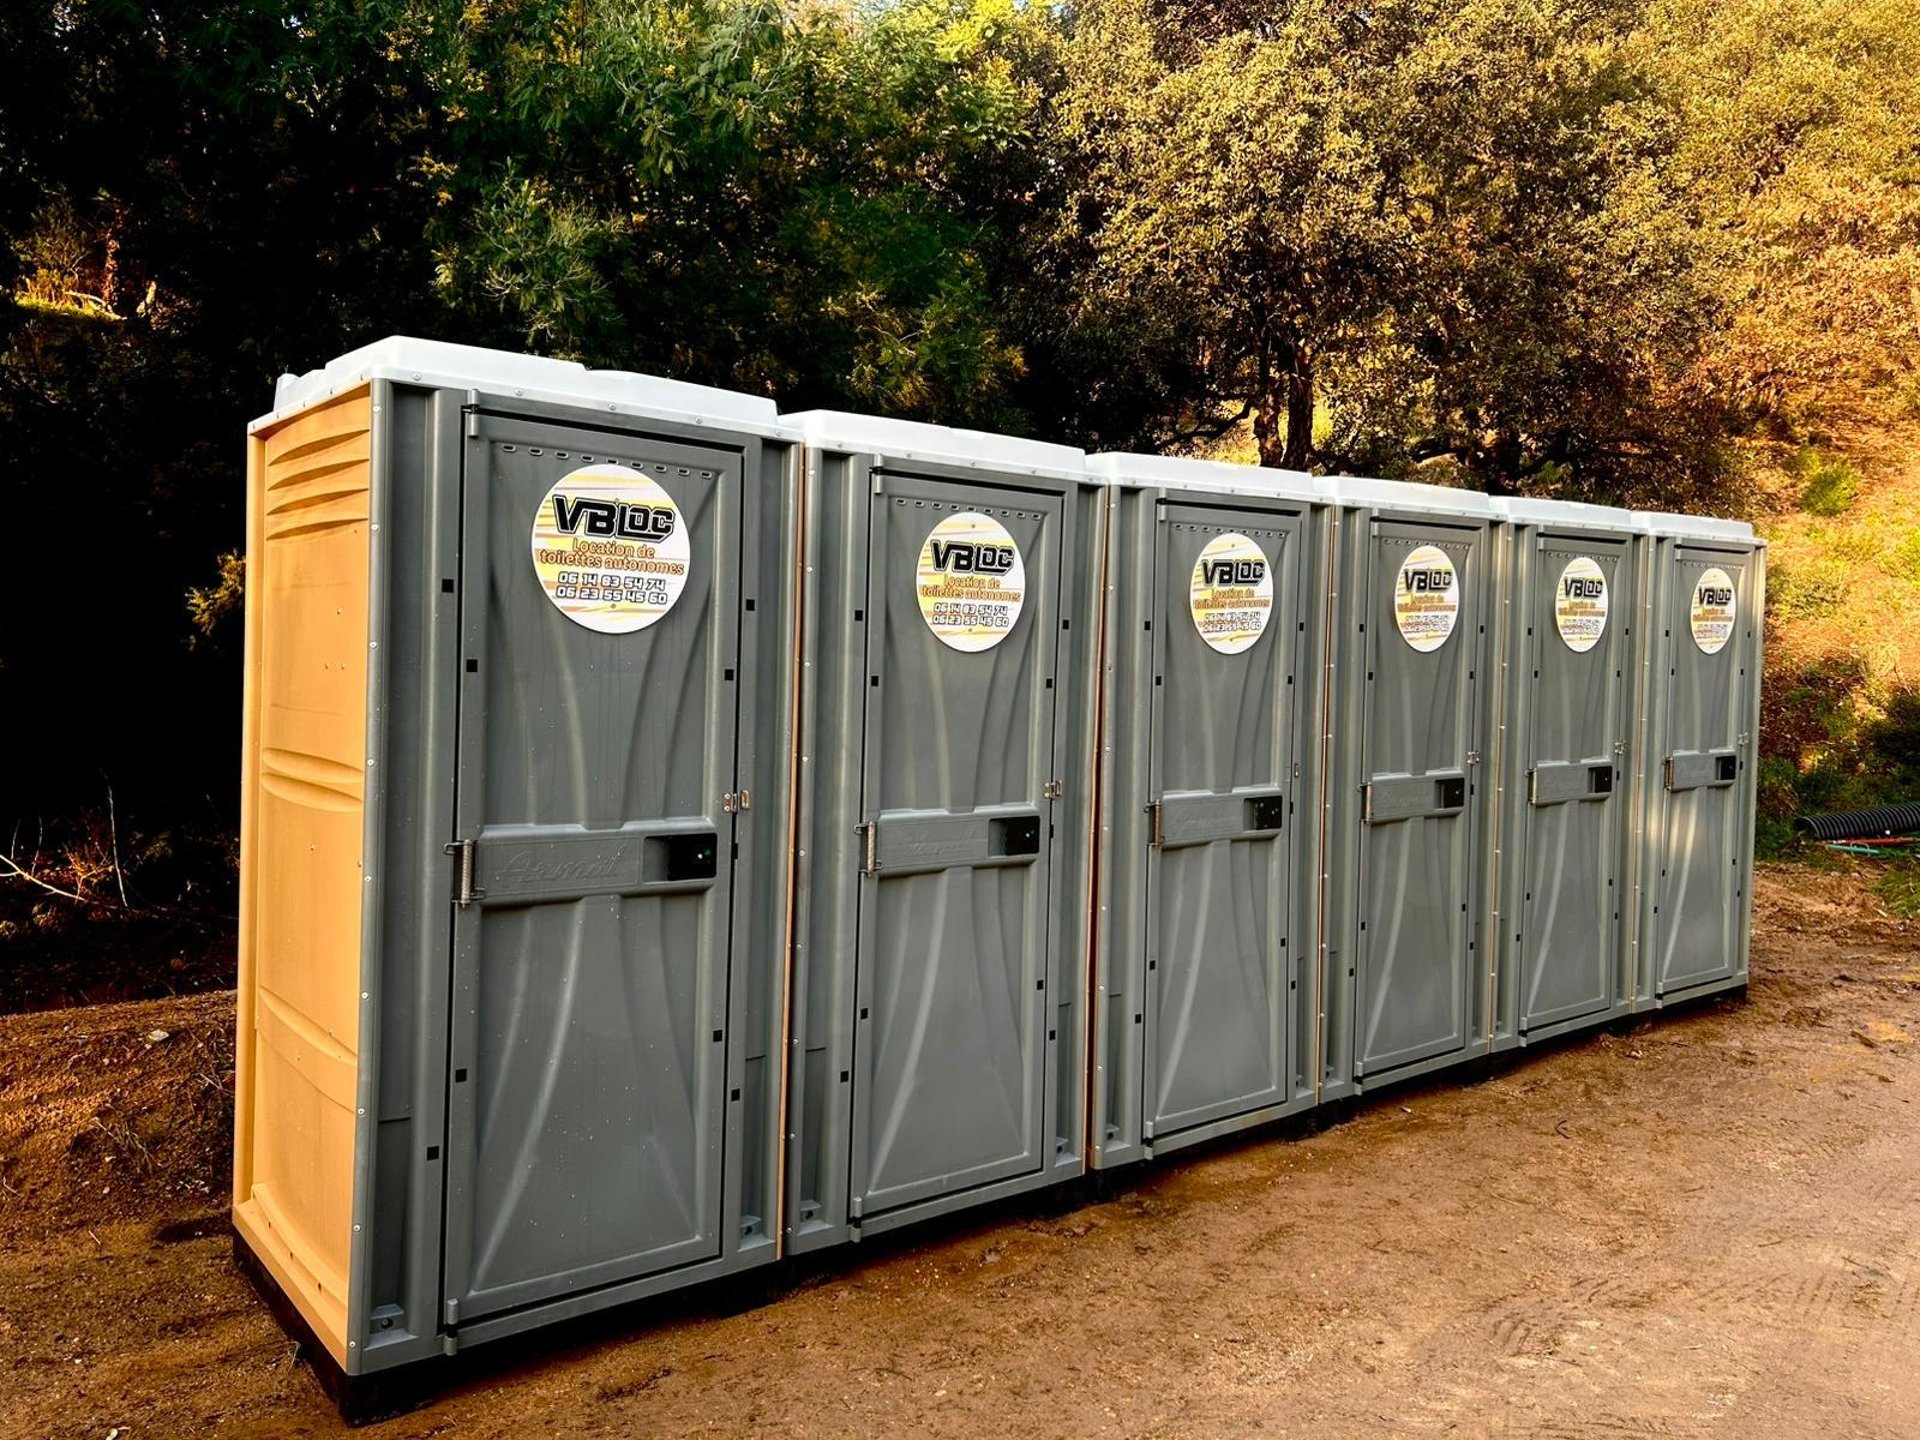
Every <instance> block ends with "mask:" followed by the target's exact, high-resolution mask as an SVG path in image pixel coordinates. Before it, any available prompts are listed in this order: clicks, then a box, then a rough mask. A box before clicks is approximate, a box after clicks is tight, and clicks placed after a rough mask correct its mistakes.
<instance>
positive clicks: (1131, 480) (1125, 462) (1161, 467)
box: [1087, 450, 1329, 504]
mask: <svg viewBox="0 0 1920 1440" xmlns="http://www.w3.org/2000/svg"><path fill="white" fill-rule="evenodd" d="M1087 469H1088V470H1090V471H1091V472H1092V473H1094V474H1095V475H1098V476H1100V477H1101V478H1102V479H1105V480H1107V481H1108V482H1110V483H1113V484H1127V485H1154V486H1160V487H1162V488H1165V489H1168V490H1211V491H1214V492H1216V493H1219V494H1228V495H1268V496H1274V497H1277V498H1280V499H1285V500H1300V501H1304V502H1306V503H1308V504H1324V503H1326V501H1327V499H1328V498H1329V497H1328V494H1327V488H1326V482H1324V481H1322V480H1319V479H1317V478H1315V477H1314V476H1312V475H1309V474H1307V473H1306V472H1304V471H1301V470H1270V469H1267V468H1266V467H1265V466H1261V465H1234V464H1230V463H1228V462H1227V461H1224V460H1199V459H1193V458H1190V457H1187V456H1179V455H1129V454H1126V453H1123V452H1121V451H1117V450H1107V451H1102V452H1101V453H1100V454H1098V455H1089V456H1088V457H1087Z"/></svg>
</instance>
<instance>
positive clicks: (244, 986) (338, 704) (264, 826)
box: [234, 388, 372, 1366]
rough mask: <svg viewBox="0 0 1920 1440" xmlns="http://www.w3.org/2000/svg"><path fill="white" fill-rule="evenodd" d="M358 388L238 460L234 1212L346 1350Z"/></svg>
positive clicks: (357, 850)
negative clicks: (243, 560) (241, 689)
mask: <svg viewBox="0 0 1920 1440" xmlns="http://www.w3.org/2000/svg"><path fill="white" fill-rule="evenodd" d="M371 426H372V402H371V399H370V396H369V394H368V392H367V390H366V389H364V388H362V389H359V390H356V391H353V392H351V393H349V394H346V395H343V396H339V397H337V398H335V399H333V400H330V401H327V402H326V403H325V404H323V405H319V406H317V407H315V408H314V409H311V410H308V411H305V412H303V413H302V414H300V415H298V416H296V417H294V418H293V419H291V420H288V421H286V422H285V423H284V424H281V425H279V426H277V427H275V428H273V429H272V430H269V431H267V432H266V433H264V434H262V435H260V436H257V437H256V438H255V440H254V442H253V445H252V451H251V454H250V457H249V465H248V497H247V510H248V551H247V567H248V568H247V680H246V738H245V753H244V756H243V779H242V784H243V787H244V788H243V795H242V827H241V855H240V882H241V913H240V925H241V930H240V1007H239V1008H240V1013H239V1043H238V1055H237V1074H236V1096H235V1124H236V1130H237V1133H236V1135H235V1143H234V1223H235V1226H236V1227H237V1228H238V1229H239V1230H240V1232H241V1234H242V1235H243V1236H244V1237H245V1238H246V1239H247V1241H248V1242H249V1244H251V1246H252V1247H253V1249H254V1251H255V1253H256V1254H257V1255H258V1256H259V1257H260V1259H261V1260H262V1261H263V1262H264V1263H265V1264H266V1266H267V1267H268V1269H269V1270H271V1271H272V1273H273V1275H274V1276H275V1278H276V1279H277V1280H278V1281H279V1282H280V1284H281V1286H282V1288H283V1289H285V1290H286V1292H287V1294H288V1296H289V1297H290V1298H291V1299H292V1300H293V1301H294V1303H295V1304H296V1305H298V1306H299V1308H300V1310H301V1313H302V1314H304V1315H305V1316H306V1318H307V1320H308V1322H309V1323H310V1324H311V1325H312V1326H313V1327H314V1330H315V1331H316V1333H318V1335H319V1336H320V1338H321V1339H322V1340H323V1341H325V1342H326V1344H327V1346H328V1348H329V1349H330V1350H331V1351H332V1352H333V1356H334V1359H335V1360H337V1361H339V1362H340V1364H341V1365H343V1366H344V1365H345V1364H346V1361H347V1348H346V1330H347V1274H348V1263H349V1252H350V1249H351V1240H352V1231H353V1219H352V1207H353V1168H354V1167H353V1161H354V1153H353V1149H354V1094H355V1081H356V1077H357V1073H358V1057H359V1051H360V1034H359V1029H358V1016H359V1010H360V1004H359V1001H360V921H361V909H362V905H363V894H362V892H363V890H364V889H365V877H364V874H363V872H362V869H361V855H362V849H363V845H364V840H363V835H364V829H363V826H364V820H365V787H366V765H367V738H366V737H367V619H368V617H367V587H368V555H369V547H368V539H369V536H368V507H369V493H368V492H369V485H370V480H371V465H370V455H371V443H370V442H371V436H370V430H371Z"/></svg>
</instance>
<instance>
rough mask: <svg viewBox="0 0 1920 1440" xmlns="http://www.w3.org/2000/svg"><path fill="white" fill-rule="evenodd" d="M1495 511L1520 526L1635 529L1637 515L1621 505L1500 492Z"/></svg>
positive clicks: (1495, 501)
mask: <svg viewBox="0 0 1920 1440" xmlns="http://www.w3.org/2000/svg"><path fill="white" fill-rule="evenodd" d="M1493 505H1494V513H1495V514H1497V515H1499V516H1500V518H1501V519H1503V520H1508V521H1511V522H1513V523H1514V524H1516V525H1565V526H1570V527H1573V528H1586V529H1590V530H1591V529H1598V530H1634V529H1637V528H1638V527H1637V526H1636V525H1635V524H1634V515H1633V512H1632V511H1631V510H1625V509H1622V508H1621V507H1619V506H1618V505H1594V504H1591V503H1589V502H1587V501H1585V500H1542V499H1537V498H1534V497H1531V496H1526V495H1496V496H1494V498H1493Z"/></svg>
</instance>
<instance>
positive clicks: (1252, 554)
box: [1187, 532, 1273, 655]
mask: <svg viewBox="0 0 1920 1440" xmlns="http://www.w3.org/2000/svg"><path fill="white" fill-rule="evenodd" d="M1187 606H1188V608H1189V609H1191V610H1192V611H1193V628H1194V629H1196V630H1198V631H1199V632H1200V638H1201V639H1202V640H1204V641H1206V642H1207V644H1209V645H1211V646H1212V647H1213V648H1214V649H1215V650H1218V651H1219V652H1220V653H1221V654H1222V655H1238V654H1239V653H1240V652H1241V651H1242V650H1245V649H1246V648H1247V647H1248V646H1250V645H1252V644H1253V642H1254V641H1256V640H1258V639H1259V638H1260V637H1261V635H1263V634H1265V633H1266V629H1267V621H1269V620H1271V619H1272V618H1273V571H1272V570H1271V568H1269V566H1268V565H1267V552H1266V551H1264V550H1262V549H1261V548H1260V547H1259V545H1258V544H1256V543H1255V542H1254V541H1253V539H1252V538H1251V537H1250V536H1246V535H1241V534H1237V533H1232V532H1229V533H1228V534H1225V535H1216V536H1214V537H1213V539H1211V540H1209V541H1208V542H1207V544H1206V548H1205V549H1203V550H1202V551H1201V552H1200V558H1199V559H1198V560H1196V561H1194V562H1193V579H1192V581H1191V582H1190V583H1189V585H1188V586H1187Z"/></svg>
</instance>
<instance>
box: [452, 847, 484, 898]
mask: <svg viewBox="0 0 1920 1440" xmlns="http://www.w3.org/2000/svg"><path fill="white" fill-rule="evenodd" d="M475 848H476V846H475V843H474V842H473V841H471V840H455V841H454V842H453V843H452V844H450V845H448V846H447V854H449V855H451V856H453V857H454V858H455V860H456V862H457V863H456V864H455V866H454V887H453V899H454V903H455V904H457V905H458V906H459V907H460V908H461V909H462V910H464V909H466V908H467V907H468V906H469V905H471V904H473V902H474V901H476V900H479V899H482V898H484V897H485V895H486V893H487V892H486V891H484V890H482V889H481V888H480V887H479V886H477V885H475V884H474V883H473V852H474V850H475Z"/></svg>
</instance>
